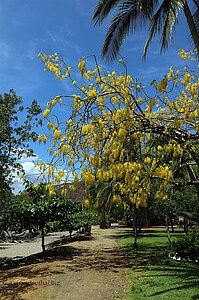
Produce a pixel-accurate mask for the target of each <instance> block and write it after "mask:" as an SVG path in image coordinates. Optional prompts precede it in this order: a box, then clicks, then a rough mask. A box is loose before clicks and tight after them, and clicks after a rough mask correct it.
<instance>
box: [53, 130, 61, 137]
mask: <svg viewBox="0 0 199 300" xmlns="http://www.w3.org/2000/svg"><path fill="white" fill-rule="evenodd" d="M54 138H55V139H60V138H61V130H58V129H56V130H55V131H54Z"/></svg>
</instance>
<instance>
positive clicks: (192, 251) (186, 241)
mask: <svg viewBox="0 0 199 300" xmlns="http://www.w3.org/2000/svg"><path fill="white" fill-rule="evenodd" d="M174 248H175V250H176V253H177V255H178V256H180V257H181V258H186V259H187V258H190V259H191V260H196V259H197V260H198V259H199V229H195V230H193V231H190V232H189V233H188V235H185V236H181V237H179V238H178V239H176V241H175V242H174Z"/></svg>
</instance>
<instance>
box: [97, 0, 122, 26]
mask: <svg viewBox="0 0 199 300" xmlns="http://www.w3.org/2000/svg"><path fill="white" fill-rule="evenodd" d="M119 1H121V0H100V1H99V2H98V3H97V5H96V7H95V9H94V12H93V15H92V22H93V23H94V24H95V25H96V24H98V25H101V24H102V23H103V22H104V20H105V19H106V17H107V16H108V14H109V13H110V11H111V10H112V9H113V8H114V7H115V6H116V5H117V4H118V2H119Z"/></svg>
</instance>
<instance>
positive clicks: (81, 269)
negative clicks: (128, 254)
mask: <svg viewBox="0 0 199 300" xmlns="http://www.w3.org/2000/svg"><path fill="white" fill-rule="evenodd" d="M121 230H122V228H121V227H119V226H113V227H111V228H109V229H99V228H98V227H94V228H92V236H91V237H84V236H79V237H78V236H75V237H73V238H72V240H70V239H69V238H68V237H62V238H58V237H57V239H56V240H54V241H53V242H52V243H51V244H49V245H48V247H47V251H46V255H45V257H44V256H43V254H42V253H41V252H40V253H37V254H33V253H35V250H34V247H32V255H29V256H27V257H23V258H20V259H13V258H12V259H11V258H10V259H8V258H5V257H6V249H4V250H2V251H4V254H3V255H4V256H5V257H4V258H2V259H1V263H0V267H1V284H0V299H1V300H12V299H13V300H19V299H20V300H22V299H23V300H113V299H126V293H127V291H128V288H129V282H128V278H127V268H126V260H125V256H124V253H123V252H122V250H121V249H120V247H119V245H118V242H117V239H118V236H119V234H120V231H121ZM35 242H36V241H34V243H35ZM37 242H38V245H39V244H40V241H37ZM26 244H27V245H26ZM18 245H19V244H18ZM26 246H29V248H28V249H29V250H28V253H30V248H31V247H30V243H23V247H24V249H25V248H26ZM20 247H21V244H20ZM11 248H12V247H11ZM10 251H11V250H10V249H9V251H8V252H9V257H12V256H11V252H10ZM14 251H15V253H13V254H14V255H13V256H16V253H17V254H19V252H16V251H17V245H15V250H14ZM24 252H25V250H24ZM0 253H1V250H0ZM18 256H20V255H18ZM1 257H2V254H1ZM7 257H8V256H7Z"/></svg>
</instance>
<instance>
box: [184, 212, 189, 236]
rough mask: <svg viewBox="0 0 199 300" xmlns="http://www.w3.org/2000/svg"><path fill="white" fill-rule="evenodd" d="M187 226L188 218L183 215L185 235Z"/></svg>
mask: <svg viewBox="0 0 199 300" xmlns="http://www.w3.org/2000/svg"><path fill="white" fill-rule="evenodd" d="M188 228H189V225H188V218H187V216H184V232H185V234H186V235H187V233H188Z"/></svg>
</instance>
